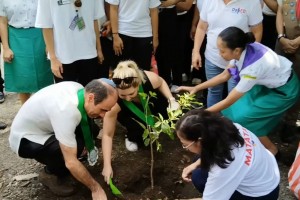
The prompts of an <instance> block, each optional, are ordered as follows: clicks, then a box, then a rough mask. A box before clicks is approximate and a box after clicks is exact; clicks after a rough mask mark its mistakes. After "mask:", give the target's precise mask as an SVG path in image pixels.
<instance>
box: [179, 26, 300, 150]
mask: <svg viewBox="0 0 300 200" xmlns="http://www.w3.org/2000/svg"><path fill="white" fill-rule="evenodd" d="M254 41H255V38H254V35H253V34H252V33H251V32H248V33H245V32H244V31H242V30H241V29H239V28H237V27H228V28H226V29H225V30H223V31H222V32H221V33H220V34H219V37H218V41H217V43H218V48H219V51H220V55H221V56H222V57H223V58H224V59H225V60H227V61H230V60H231V61H230V67H229V68H228V69H227V70H224V71H223V73H221V74H220V75H218V76H216V77H214V78H213V79H211V80H209V81H206V82H204V83H202V84H199V85H197V86H195V87H181V88H179V90H181V89H182V90H188V91H190V92H191V93H195V92H197V91H199V90H202V89H205V88H208V87H212V86H215V85H218V84H220V83H224V82H226V81H227V80H229V79H230V77H231V76H232V77H233V78H234V80H235V81H237V85H236V87H235V88H234V89H233V90H232V91H231V92H230V93H229V94H228V96H227V97H226V98H225V99H224V100H222V101H220V102H219V103H217V104H215V105H214V106H211V107H210V108H208V109H207V110H209V111H212V112H220V111H222V114H223V115H224V116H226V117H228V118H229V119H231V120H232V121H234V122H236V123H239V124H241V125H242V126H244V127H245V128H247V129H249V130H250V131H251V132H253V133H254V134H256V136H258V137H259V139H260V141H261V143H262V144H263V145H264V146H265V147H266V148H267V149H269V150H270V151H271V152H272V153H273V154H274V155H276V154H277V152H278V149H277V147H276V146H275V145H274V144H273V143H272V142H271V140H270V139H269V138H268V137H267V135H268V134H269V133H270V132H271V131H272V129H274V128H275V127H276V125H277V124H278V123H279V121H280V119H281V117H282V115H283V113H284V112H285V111H286V110H287V109H288V108H290V107H291V106H292V105H293V104H295V102H296V101H297V100H298V98H299V94H300V87H299V86H300V84H299V80H298V78H297V76H296V75H294V72H293V71H292V63H291V62H290V61H289V60H288V59H286V58H284V57H282V56H279V55H277V54H276V53H275V52H274V51H272V50H271V49H269V48H268V47H266V46H264V45H262V44H260V43H257V42H254ZM277 155H278V154H277Z"/></svg>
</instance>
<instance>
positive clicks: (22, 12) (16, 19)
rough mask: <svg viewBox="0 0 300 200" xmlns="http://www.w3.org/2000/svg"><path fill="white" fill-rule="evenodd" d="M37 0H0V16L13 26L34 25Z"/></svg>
mask: <svg viewBox="0 0 300 200" xmlns="http://www.w3.org/2000/svg"><path fill="white" fill-rule="evenodd" d="M37 5H38V0H0V16H2V17H7V20H8V24H9V25H11V26H13V27H15V28H29V27H34V24H35V18H36V9H37Z"/></svg>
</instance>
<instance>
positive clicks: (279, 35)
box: [277, 33, 285, 41]
mask: <svg viewBox="0 0 300 200" xmlns="http://www.w3.org/2000/svg"><path fill="white" fill-rule="evenodd" d="M283 37H285V34H282V33H281V34H278V36H277V40H278V41H279V40H280V38H283Z"/></svg>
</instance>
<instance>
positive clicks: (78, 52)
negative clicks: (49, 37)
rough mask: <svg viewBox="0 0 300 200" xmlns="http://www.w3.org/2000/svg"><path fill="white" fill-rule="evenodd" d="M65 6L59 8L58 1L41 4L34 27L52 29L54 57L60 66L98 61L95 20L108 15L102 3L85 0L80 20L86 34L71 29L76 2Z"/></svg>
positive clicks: (66, 0) (70, 0) (41, 0)
mask: <svg viewBox="0 0 300 200" xmlns="http://www.w3.org/2000/svg"><path fill="white" fill-rule="evenodd" d="M62 2H64V4H63V5H59V4H58V1H57V0H39V4H38V9H37V19H36V23H35V26H36V27H38V28H53V33H54V48H55V54H56V57H57V58H58V60H59V61H60V62H61V63H63V64H70V63H73V62H74V61H77V60H84V59H91V58H95V57H97V50H96V35H95V30H94V20H98V19H100V18H101V17H102V16H104V15H105V12H104V8H103V4H104V2H103V0H82V6H81V8H80V9H79V11H78V16H79V17H82V18H83V20H84V23H85V28H84V29H83V30H79V29H78V27H76V28H75V29H74V30H71V29H70V28H69V27H70V25H71V22H72V20H73V19H74V17H75V16H76V10H75V6H74V1H73V0H62Z"/></svg>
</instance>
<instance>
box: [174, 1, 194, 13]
mask: <svg viewBox="0 0 300 200" xmlns="http://www.w3.org/2000/svg"><path fill="white" fill-rule="evenodd" d="M193 1H194V0H185V1H183V2H178V3H177V4H176V9H177V10H178V11H180V12H183V11H188V10H190V9H191V7H192V5H193Z"/></svg>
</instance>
